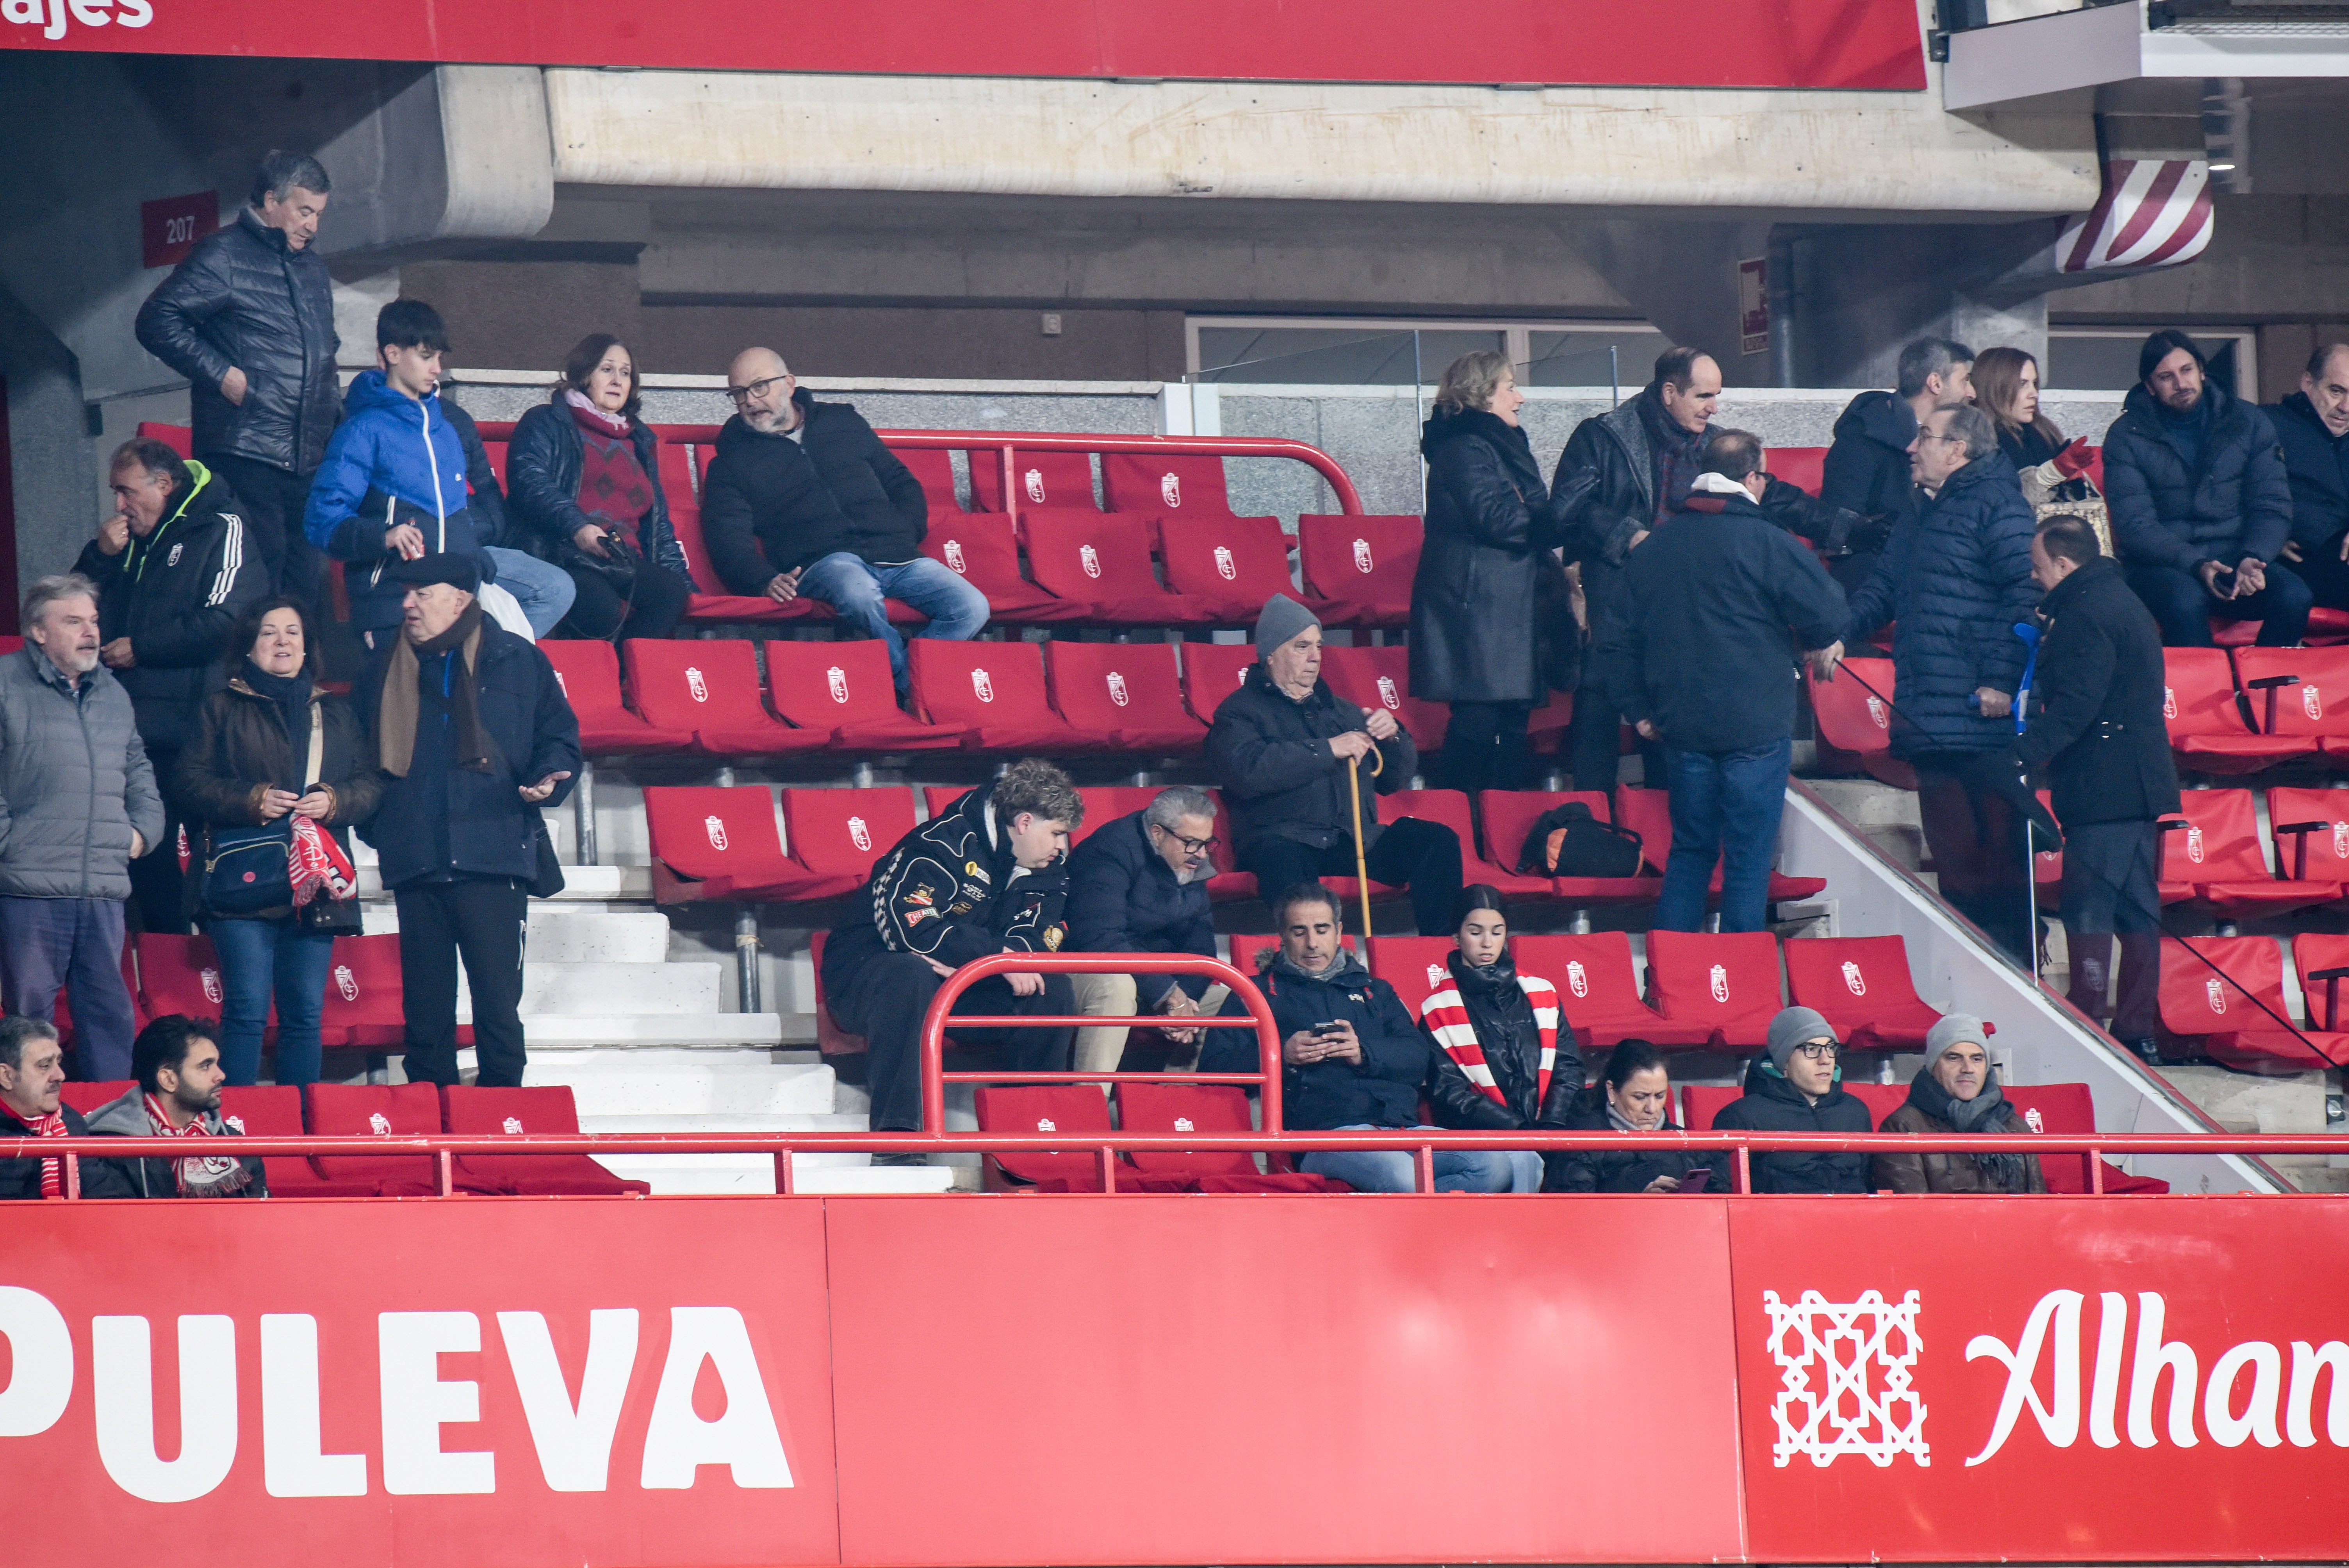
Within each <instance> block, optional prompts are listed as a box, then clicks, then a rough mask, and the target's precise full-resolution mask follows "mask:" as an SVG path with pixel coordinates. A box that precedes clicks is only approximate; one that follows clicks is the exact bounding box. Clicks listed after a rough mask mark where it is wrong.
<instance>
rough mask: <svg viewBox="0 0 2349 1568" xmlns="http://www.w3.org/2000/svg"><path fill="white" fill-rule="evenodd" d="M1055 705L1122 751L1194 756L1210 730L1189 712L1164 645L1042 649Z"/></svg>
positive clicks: (1057, 645)
mask: <svg viewBox="0 0 2349 1568" xmlns="http://www.w3.org/2000/svg"><path fill="white" fill-rule="evenodd" d="M1044 676H1045V680H1046V683H1047V684H1048V686H1049V687H1050V691H1051V695H1052V706H1053V707H1056V708H1058V709H1059V710H1060V712H1061V717H1063V718H1065V719H1067V720H1068V721H1069V722H1070V723H1071V725H1074V726H1075V727H1077V728H1079V729H1081V730H1085V731H1088V732H1090V733H1091V734H1092V735H1095V736H1098V737H1101V738H1104V739H1105V740H1107V741H1108V742H1109V744H1111V745H1112V746H1114V747H1115V748H1118V749H1120V750H1123V751H1172V752H1189V751H1196V750H1198V749H1199V748H1200V746H1201V745H1202V744H1203V743H1205V741H1206V738H1207V727H1206V725H1204V724H1201V723H1200V722H1199V721H1198V720H1197V719H1195V718H1193V717H1191V716H1190V714H1189V713H1188V712H1186V711H1185V709H1184V707H1183V697H1182V689H1181V688H1182V681H1181V678H1180V676H1178V675H1177V674H1176V673H1175V667H1174V648H1173V647H1172V646H1171V645H1168V644H1165V643H1075V642H1065V641H1058V640H1056V641H1054V642H1051V643H1049V644H1047V645H1045V648H1044Z"/></svg>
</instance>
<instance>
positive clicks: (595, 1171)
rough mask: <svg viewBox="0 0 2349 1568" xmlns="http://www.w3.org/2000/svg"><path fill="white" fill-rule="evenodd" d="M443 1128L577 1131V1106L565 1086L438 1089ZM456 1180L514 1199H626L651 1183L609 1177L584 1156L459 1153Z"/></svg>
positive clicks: (503, 1132) (491, 1131)
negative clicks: (515, 1197) (513, 1197)
mask: <svg viewBox="0 0 2349 1568" xmlns="http://www.w3.org/2000/svg"><path fill="white" fill-rule="evenodd" d="M440 1112H441V1130H443V1131H446V1132H472V1133H481V1134H495V1135H498V1136H502V1137H512V1136H517V1135H520V1134H523V1133H533V1132H538V1133H564V1132H577V1131H578V1130H579V1108H578V1105H577V1104H576V1102H574V1100H573V1099H572V1097H571V1089H570V1087H569V1086H568V1085H565V1084H548V1085H544V1086H543V1087H539V1088H475V1087H472V1086H460V1087H458V1088H442V1089H441V1090H440ZM456 1176H457V1180H458V1181H460V1182H462V1183H463V1184H465V1185H466V1186H467V1187H468V1188H470V1189H471V1190H473V1191H485V1192H497V1193H502V1194H507V1195H511V1196H518V1197H555V1196H562V1197H577V1198H588V1197H607V1198H609V1197H625V1196H626V1195H628V1194H631V1193H634V1194H636V1195H638V1196H642V1195H644V1194H646V1193H648V1192H650V1191H652V1187H651V1186H650V1184H649V1183H647V1182H643V1181H624V1180H622V1179H621V1178H619V1177H617V1176H615V1175H613V1174H612V1173H611V1172H610V1171H606V1170H605V1169H604V1168H603V1167H602V1166H601V1165H598V1164H596V1163H595V1161H594V1160H593V1159H591V1158H589V1157H588V1156H587V1155H585V1154H460V1155H459V1156H457V1162H456Z"/></svg>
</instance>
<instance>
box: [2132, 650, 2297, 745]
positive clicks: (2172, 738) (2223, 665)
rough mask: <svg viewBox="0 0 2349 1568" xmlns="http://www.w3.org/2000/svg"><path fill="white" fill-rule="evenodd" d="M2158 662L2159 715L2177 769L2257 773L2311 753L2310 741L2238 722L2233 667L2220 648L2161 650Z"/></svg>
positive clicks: (2241, 713) (2238, 706)
mask: <svg viewBox="0 0 2349 1568" xmlns="http://www.w3.org/2000/svg"><path fill="white" fill-rule="evenodd" d="M2161 662H2162V672H2163V673H2162V679H2163V683H2164V690H2163V693H2162V705H2161V717H2162V722H2163V723H2164V725H2166V726H2167V727H2168V730H2169V746H2170V749H2171V750H2172V751H2174V752H2176V753H2177V754H2178V765H2179V766H2180V767H2183V768H2188V769H2193V770H2194V771H2196V772H2201V773H2229V774H2232V773H2257V772H2259V771H2260V770H2261V769H2265V768H2271V767H2273V766H2274V765H2275V764H2277V763H2279V762H2283V761H2288V760H2290V759H2291V758H2295V757H2309V756H2313V755H2315V753H2316V751H2317V748H2318V743H2317V741H2315V740H2314V739H2312V738H2306V737H2301V736H2290V735H2260V734H2257V733H2255V732H2254V731H2253V730H2252V729H2251V726H2250V725H2249V724H2247V723H2245V722H2244V719H2243V712H2242V708H2241V707H2240V705H2239V704H2238V703H2237V701H2236V696H2235V669H2234V665H2231V664H2230V663H2229V662H2228V657H2227V651H2226V650H2225V649H2224V648H2164V649H2163V650H2162V651H2161Z"/></svg>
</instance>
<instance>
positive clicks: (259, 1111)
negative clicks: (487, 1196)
mask: <svg viewBox="0 0 2349 1568" xmlns="http://www.w3.org/2000/svg"><path fill="white" fill-rule="evenodd" d="M392 940H393V941H395V942H397V941H398V940H399V939H398V937H394V938H392ZM220 1092H221V1119H222V1120H223V1121H225V1122H227V1123H228V1124H229V1125H230V1126H231V1127H233V1128H235V1129H236V1130H238V1131H240V1132H243V1133H244V1134H245V1135H246V1136H248V1137H253V1138H300V1137H303V1136H305V1131H306V1130H305V1128H304V1127H303V1125H302V1091H301V1090H300V1089H298V1088H295V1087H294V1086H293V1085H292V1084H249V1085H246V1086H244V1087H243V1088H237V1087H234V1086H224V1087H222V1089H221V1091H220ZM261 1165H262V1171H263V1180H264V1181H267V1182H268V1183H269V1195H270V1196H271V1197H272V1198H372V1197H374V1196H375V1195H376V1183H375V1182H373V1181H327V1180H326V1178H325V1177H323V1176H321V1175H319V1174H318V1171H317V1167H316V1166H315V1165H313V1164H312V1163H311V1162H310V1161H307V1160H305V1159H302V1158H301V1157H299V1156H297V1155H291V1154H272V1155H269V1156H267V1157H265V1158H264V1160H263V1161H262V1162H261ZM436 1191H437V1189H436Z"/></svg>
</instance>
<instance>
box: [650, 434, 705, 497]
mask: <svg viewBox="0 0 2349 1568" xmlns="http://www.w3.org/2000/svg"><path fill="white" fill-rule="evenodd" d="M685 428H686V427H682V426H677V425H656V426H654V427H653V434H654V435H656V436H657V437H659V438H660V439H659V441H658V443H657V445H656V446H655V447H654V448H653V463H654V466H655V467H656V468H657V469H659V471H660V482H661V495H662V498H663V499H664V500H667V502H668V510H669V513H670V515H671V517H672V518H673V517H674V516H675V515H676V514H677V513H678V511H684V510H690V511H693V512H695V513H696V514H697V515H698V513H699V512H700V511H701V487H700V485H698V483H696V482H695V480H696V476H695V474H694V472H693V463H692V456H693V454H692V453H691V452H689V451H688V450H687V441H688V438H687V437H686V436H685V435H684V434H683V431H684V429H685Z"/></svg>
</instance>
